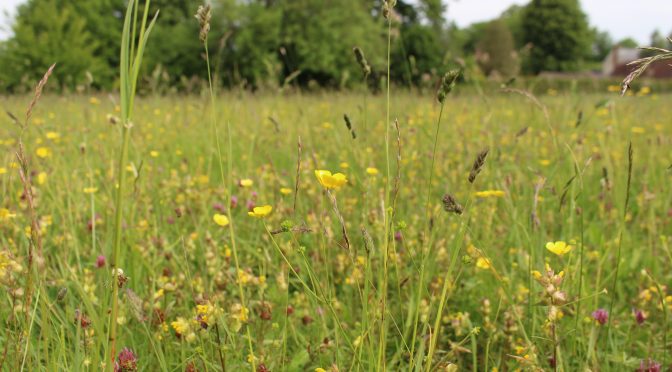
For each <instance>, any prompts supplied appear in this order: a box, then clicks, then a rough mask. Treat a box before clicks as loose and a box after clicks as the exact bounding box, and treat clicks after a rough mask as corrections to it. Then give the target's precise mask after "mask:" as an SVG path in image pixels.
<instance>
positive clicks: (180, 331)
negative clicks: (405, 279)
mask: <svg viewBox="0 0 672 372" xmlns="http://www.w3.org/2000/svg"><path fill="white" fill-rule="evenodd" d="M170 326H171V327H173V329H174V330H175V333H177V335H178V336H183V335H186V334H187V333H188V332H189V330H190V329H191V326H190V325H189V322H188V321H187V320H186V319H184V318H182V317H178V318H177V320H175V321H174V322H171V323H170Z"/></svg>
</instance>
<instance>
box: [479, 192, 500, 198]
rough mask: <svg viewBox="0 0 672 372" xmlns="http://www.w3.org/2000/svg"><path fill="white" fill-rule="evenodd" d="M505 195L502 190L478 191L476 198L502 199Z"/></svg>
mask: <svg viewBox="0 0 672 372" xmlns="http://www.w3.org/2000/svg"><path fill="white" fill-rule="evenodd" d="M504 195H505V193H504V191H502V190H485V191H476V192H475V193H474V196H476V197H477V198H491V197H492V198H502V197H504Z"/></svg>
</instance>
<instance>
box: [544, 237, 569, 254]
mask: <svg viewBox="0 0 672 372" xmlns="http://www.w3.org/2000/svg"><path fill="white" fill-rule="evenodd" d="M572 248H574V247H573V246H571V245H569V244H567V243H565V242H563V241H557V242H555V243H553V242H548V243H546V249H548V250H549V252H551V253H553V254H555V255H558V256H563V255H565V254H567V253H569V251H571V250H572Z"/></svg>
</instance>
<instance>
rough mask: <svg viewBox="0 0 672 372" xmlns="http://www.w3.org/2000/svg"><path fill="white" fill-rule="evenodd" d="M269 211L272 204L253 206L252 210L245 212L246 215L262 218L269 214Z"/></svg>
mask: <svg viewBox="0 0 672 372" xmlns="http://www.w3.org/2000/svg"><path fill="white" fill-rule="evenodd" d="M271 211H273V207H272V206H270V205H264V206H261V207H254V209H252V212H247V215H248V216H252V217H257V218H264V217H266V216H268V215H269V214H271Z"/></svg>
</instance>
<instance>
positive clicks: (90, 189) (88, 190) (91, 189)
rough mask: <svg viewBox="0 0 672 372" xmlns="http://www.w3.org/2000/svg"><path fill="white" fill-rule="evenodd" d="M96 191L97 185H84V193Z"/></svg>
mask: <svg viewBox="0 0 672 372" xmlns="http://www.w3.org/2000/svg"><path fill="white" fill-rule="evenodd" d="M96 191H98V188H97V187H85V188H84V193H85V194H93V193H95V192H96Z"/></svg>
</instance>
